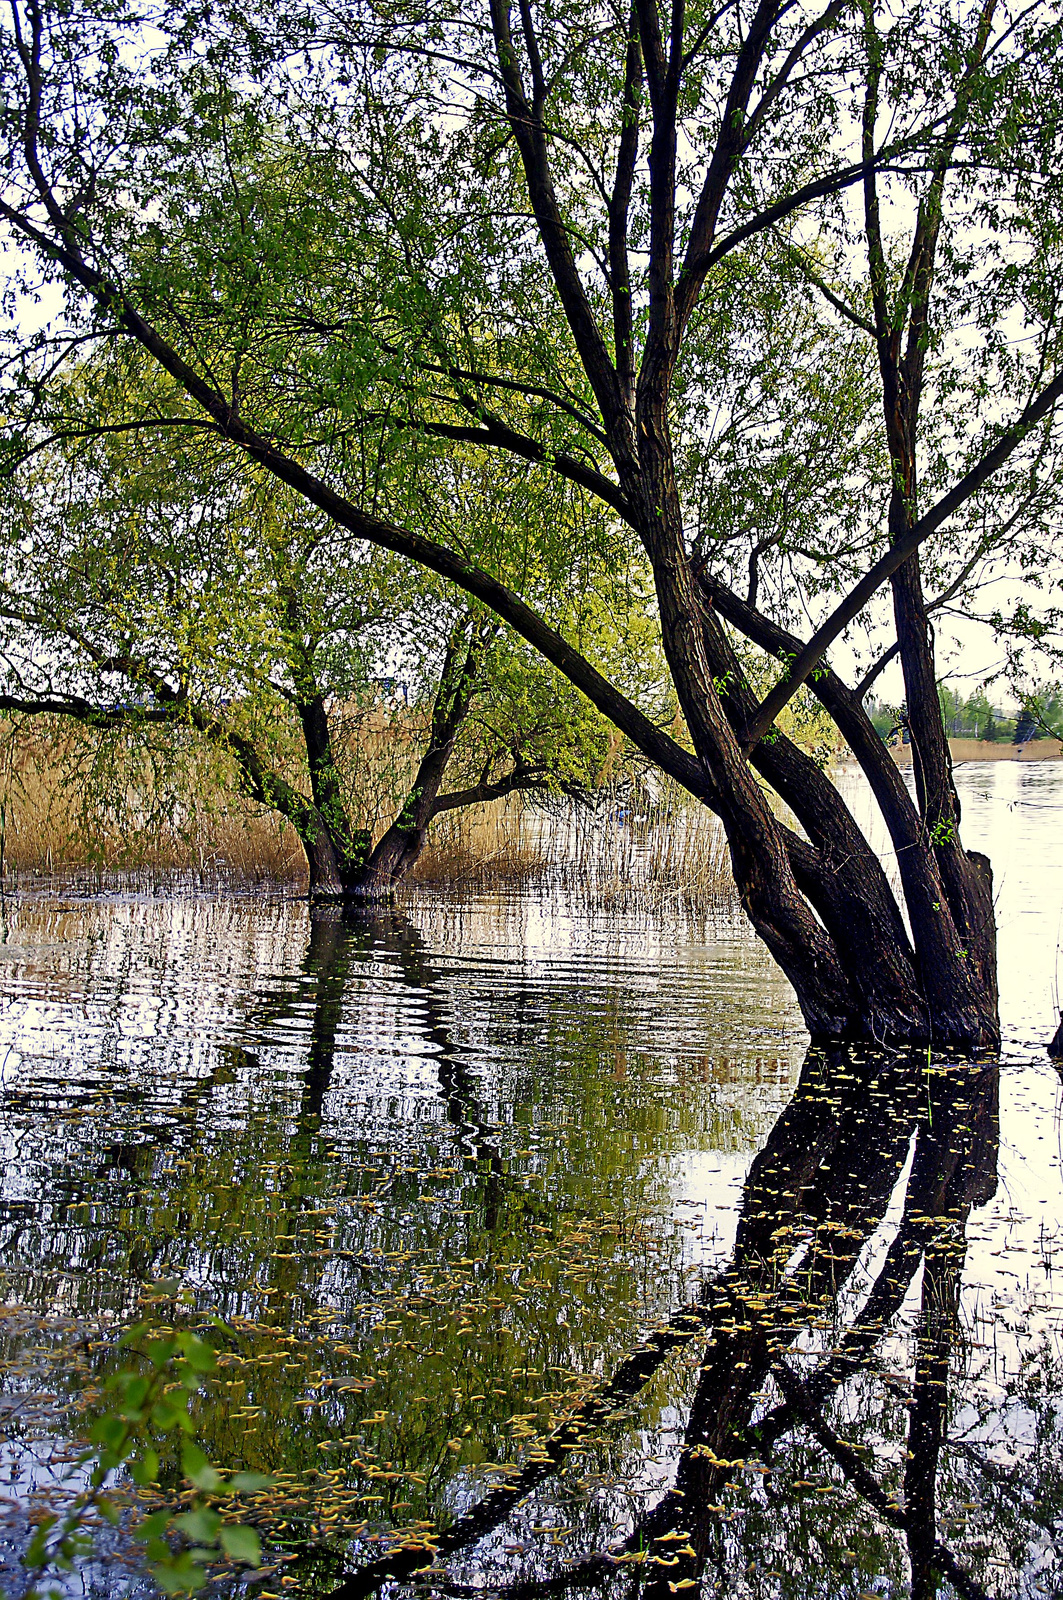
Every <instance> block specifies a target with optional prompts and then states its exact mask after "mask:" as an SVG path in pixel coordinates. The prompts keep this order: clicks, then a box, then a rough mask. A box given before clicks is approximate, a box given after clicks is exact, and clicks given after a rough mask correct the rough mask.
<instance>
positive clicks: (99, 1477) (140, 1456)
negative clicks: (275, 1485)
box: [22, 1319, 272, 1600]
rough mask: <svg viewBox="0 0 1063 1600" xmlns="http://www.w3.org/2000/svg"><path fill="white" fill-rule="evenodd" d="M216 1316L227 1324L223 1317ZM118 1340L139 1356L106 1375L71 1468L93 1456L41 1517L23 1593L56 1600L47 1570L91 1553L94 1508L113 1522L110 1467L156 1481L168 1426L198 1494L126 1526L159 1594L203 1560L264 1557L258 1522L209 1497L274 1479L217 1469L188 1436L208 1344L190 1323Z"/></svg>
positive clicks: (190, 1584) (196, 1583) (190, 1577)
mask: <svg viewBox="0 0 1063 1600" xmlns="http://www.w3.org/2000/svg"><path fill="white" fill-rule="evenodd" d="M212 1320H215V1321H217V1319H212ZM217 1325H218V1327H220V1328H222V1329H223V1330H224V1324H223V1323H221V1322H220V1321H219V1322H217ZM226 1331H227V1330H226ZM118 1342H119V1347H120V1348H121V1347H123V1346H124V1347H125V1348H127V1349H128V1350H130V1351H131V1353H132V1354H134V1355H135V1356H137V1357H138V1358H139V1361H138V1363H137V1365H136V1366H124V1367H122V1368H121V1369H120V1370H119V1371H117V1372H114V1373H111V1374H110V1375H109V1376H108V1378H107V1379H106V1381H105V1383H104V1394H105V1396H107V1397H108V1398H107V1402H106V1405H105V1409H104V1410H103V1412H102V1414H101V1415H100V1416H99V1417H98V1418H97V1420H96V1421H95V1423H94V1424H93V1426H92V1429H91V1432H90V1434H89V1438H90V1440H91V1446H92V1447H91V1449H89V1450H87V1451H86V1452H85V1453H84V1454H83V1455H82V1456H80V1457H79V1458H78V1461H77V1463H76V1465H75V1469H74V1470H75V1471H77V1469H78V1468H81V1467H85V1466H87V1465H88V1464H89V1463H90V1462H91V1463H93V1465H92V1470H91V1474H90V1476H89V1486H88V1488H87V1489H85V1490H83V1491H82V1492H81V1493H80V1494H79V1495H78V1496H77V1498H76V1499H75V1500H74V1502H73V1504H72V1505H71V1506H70V1508H69V1509H68V1510H67V1511H66V1512H65V1513H64V1514H62V1515H60V1514H58V1513H52V1514H49V1515H48V1516H46V1517H44V1518H43V1520H42V1521H41V1522H40V1524H39V1525H38V1527H37V1529H36V1531H35V1533H34V1535H33V1538H32V1540H31V1541H30V1543H29V1546H28V1547H27V1549H26V1552H25V1554H24V1556H23V1558H22V1563H23V1566H24V1567H25V1568H26V1569H27V1570H28V1571H29V1572H30V1573H31V1574H33V1577H34V1581H33V1584H32V1586H31V1588H30V1590H29V1593H28V1595H27V1597H26V1600H53V1597H55V1596H58V1595H59V1593H60V1590H59V1589H57V1588H55V1587H44V1585H46V1584H47V1583H48V1575H49V1573H57V1572H58V1573H61V1572H72V1571H73V1570H74V1568H75V1567H76V1565H77V1564H78V1562H79V1561H81V1560H84V1559H85V1558H86V1557H88V1556H90V1555H91V1553H92V1548H93V1533H92V1529H91V1526H90V1523H91V1520H92V1519H93V1517H94V1516H99V1517H102V1518H103V1519H104V1520H105V1521H107V1522H109V1523H111V1524H112V1525H114V1524H116V1523H117V1522H118V1519H119V1510H118V1507H117V1505H116V1504H115V1502H114V1500H113V1499H112V1498H111V1496H110V1494H109V1493H108V1490H109V1488H110V1487H111V1486H112V1485H113V1482H114V1479H115V1476H116V1474H117V1473H119V1472H120V1471H121V1470H123V1469H124V1470H125V1471H127V1472H128V1473H129V1476H130V1477H131V1478H132V1480H133V1482H134V1483H135V1484H137V1485H138V1487H140V1488H142V1489H150V1488H151V1487H152V1486H153V1485H155V1484H156V1483H157V1482H158V1477H159V1455H158V1451H157V1450H156V1448H155V1445H156V1442H157V1441H158V1440H159V1439H160V1438H162V1437H164V1436H165V1435H167V1434H177V1435H178V1436H179V1437H180V1449H181V1471H182V1473H183V1474H184V1477H185V1480H186V1482H187V1483H188V1484H190V1485H191V1486H192V1489H193V1490H194V1491H195V1494H194V1498H193V1502H192V1505H191V1507H190V1509H188V1510H185V1511H180V1512H177V1511H172V1510H169V1509H166V1508H163V1509H162V1510H159V1511H155V1512H152V1513H151V1514H150V1515H149V1516H147V1517H145V1518H144V1519H143V1520H142V1521H141V1522H139V1523H138V1524H137V1525H136V1526H135V1527H134V1528H133V1529H132V1532H133V1534H134V1536H135V1537H136V1538H137V1539H139V1540H140V1541H141V1542H142V1543H143V1544H144V1545H145V1546H146V1553H147V1557H148V1561H149V1563H150V1567H151V1573H152V1576H153V1577H154V1579H155V1582H156V1583H157V1584H158V1586H159V1588H160V1589H161V1590H162V1591H163V1593H164V1594H188V1593H191V1592H192V1591H194V1590H196V1589H199V1588H202V1586H203V1585H204V1584H205V1583H206V1581H207V1574H206V1571H205V1567H206V1564H207V1563H208V1562H210V1561H214V1560H219V1559H228V1560H230V1561H237V1562H241V1563H243V1564H244V1565H246V1566H252V1567H257V1566H258V1565H259V1563H260V1561H261V1549H260V1545H259V1537H258V1534H257V1532H256V1531H255V1529H254V1528H252V1527H249V1526H247V1525H246V1524H242V1523H231V1522H225V1521H224V1520H223V1518H222V1516H221V1514H220V1513H219V1512H218V1511H216V1510H215V1509H214V1508H213V1507H212V1506H211V1505H210V1503H209V1497H210V1496H212V1495H217V1494H219V1493H225V1494H227V1495H231V1494H233V1493H236V1494H249V1493H254V1492H256V1491H257V1490H260V1489H264V1488H268V1487H269V1484H270V1483H271V1482H272V1480H271V1479H269V1478H266V1477H263V1476H262V1474H260V1473H254V1472H234V1473H232V1474H230V1475H228V1476H226V1477H223V1475H222V1474H221V1473H220V1472H219V1471H218V1470H217V1468H216V1467H213V1466H212V1465H211V1463H210V1462H209V1461H208V1460H207V1457H206V1455H205V1454H204V1453H203V1450H202V1449H201V1448H200V1446H199V1445H198V1444H197V1443H196V1440H195V1437H194V1435H195V1422H194V1420H193V1418H192V1415H191V1412H190V1409H189V1407H190V1404H191V1400H192V1397H193V1395H195V1394H196V1393H197V1391H198V1390H199V1389H201V1388H202V1386H203V1383H204V1381H205V1380H206V1379H207V1378H209V1377H210V1376H211V1374H212V1373H213V1372H214V1371H215V1370H216V1368H217V1364H218V1362H217V1356H216V1355H215V1352H214V1350H213V1349H212V1347H211V1346H210V1345H209V1344H208V1343H207V1342H206V1341H205V1340H204V1339H201V1338H200V1337H199V1335H198V1334H196V1333H193V1332H191V1331H190V1330H186V1329H166V1330H165V1332H163V1333H160V1332H159V1331H158V1330H154V1329H152V1328H150V1327H149V1326H148V1325H147V1324H146V1323H139V1324H137V1326H135V1327H133V1328H130V1329H129V1330H128V1331H127V1332H126V1333H125V1334H123V1336H122V1338H121V1339H120V1340H119V1341H118ZM175 1535H177V1539H176V1540H175V1539H174V1536H175Z"/></svg>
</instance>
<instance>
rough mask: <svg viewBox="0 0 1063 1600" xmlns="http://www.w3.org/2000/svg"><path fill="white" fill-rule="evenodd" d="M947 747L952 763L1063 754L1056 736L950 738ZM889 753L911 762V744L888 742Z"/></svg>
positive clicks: (1052, 758)
mask: <svg viewBox="0 0 1063 1600" xmlns="http://www.w3.org/2000/svg"><path fill="white" fill-rule="evenodd" d="M949 751H950V753H951V755H952V763H953V766H960V765H962V764H963V763H965V762H967V761H1059V760H1060V759H1061V757H1063V742H1061V741H1060V740H1059V739H1032V740H1031V741H1030V743H1029V744H1023V745H1013V744H1005V743H1004V742H1003V740H1001V741H1000V742H999V743H997V742H995V741H994V742H992V743H991V742H990V741H989V740H986V739H950V740H949ZM889 752H890V755H891V756H892V757H893V759H894V761H896V763H897V765H898V766H899V767H908V766H911V764H912V747H911V745H910V744H891V745H890V746H889Z"/></svg>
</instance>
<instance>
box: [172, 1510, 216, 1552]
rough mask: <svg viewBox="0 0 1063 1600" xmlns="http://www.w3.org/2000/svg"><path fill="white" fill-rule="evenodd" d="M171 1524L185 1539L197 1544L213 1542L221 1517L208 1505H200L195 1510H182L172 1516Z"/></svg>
mask: <svg viewBox="0 0 1063 1600" xmlns="http://www.w3.org/2000/svg"><path fill="white" fill-rule="evenodd" d="M173 1525H174V1527H175V1528H176V1529H177V1530H178V1532H179V1533H183V1534H184V1536H185V1538H186V1539H191V1540H193V1541H194V1542H195V1543H197V1544H214V1543H215V1542H216V1540H217V1537H218V1529H219V1528H220V1527H221V1517H220V1516H219V1515H218V1513H217V1512H216V1511H211V1510H210V1508H209V1506H200V1507H199V1508H198V1510H196V1511H182V1512H181V1514H180V1515H179V1516H176V1517H174V1519H173Z"/></svg>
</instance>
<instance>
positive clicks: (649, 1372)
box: [0, 761, 1063, 1600]
mask: <svg viewBox="0 0 1063 1600" xmlns="http://www.w3.org/2000/svg"><path fill="white" fill-rule="evenodd" d="M957 777H958V782H959V786H960V791H961V796H962V799H963V805H964V837H965V841H966V843H967V844H968V846H969V847H973V848H982V849H986V850H987V851H988V852H989V853H990V855H991V856H992V857H993V860H994V866H995V869H996V881H997V899H998V916H999V924H1000V938H1001V989H1002V1016H1003V1025H1004V1036H1005V1047H1004V1050H1003V1052H1002V1055H1001V1058H1000V1060H999V1062H998V1061H992V1062H987V1061H983V1062H976V1063H971V1062H966V1061H955V1060H939V1059H936V1058H933V1057H930V1058H927V1057H926V1055H925V1054H924V1056H922V1057H921V1058H916V1059H905V1058H898V1057H886V1056H878V1057H876V1056H872V1055H869V1054H868V1053H866V1052H865V1053H856V1052H853V1053H844V1052H841V1051H837V1052H834V1053H827V1054H823V1053H819V1052H810V1051H809V1050H808V1049H807V1038H806V1036H805V1035H804V1033H803V1031H802V1027H801V1021H800V1016H799V1014H798V1011H797V1008H796V1005H795V1003H794V1000H793V997H792V994H791V992H790V990H789V988H788V986H787V984H786V982H785V980H784V979H783V978H782V976H781V974H780V973H779V972H778V971H777V969H776V968H775V967H774V966H773V964H772V963H771V961H770V959H769V958H768V956H767V955H766V953H765V952H764V951H763V950H762V949H761V947H760V946H759V945H758V943H757V942H756V940H755V939H754V938H753V937H752V935H751V934H750V932H749V931H748V929H747V928H746V926H745V925H744V924H743V923H742V921H741V920H740V919H738V918H736V917H735V916H734V915H732V914H731V913H730V912H728V911H727V910H726V909H723V910H721V911H719V912H718V913H716V914H713V915H710V916H700V917H694V916H691V915H689V914H688V913H686V912H683V911H679V910H674V911H672V910H669V909H668V907H667V906H658V907H653V908H649V907H647V908H646V909H645V910H643V911H638V910H632V909H631V906H630V904H629V903H628V902H626V901H625V902H624V904H623V907H622V909H619V910H618V909H616V908H615V907H614V908H610V906H609V905H608V904H606V903H603V902H601V901H599V902H597V903H588V902H587V901H585V900H581V899H580V898H579V897H578V896H575V895H573V894H571V893H567V894H564V893H561V892H560V891H559V890H551V889H550V888H549V887H547V888H544V889H543V890H542V891H541V892H540V891H538V890H537V891H536V892H534V893H531V892H525V893H505V894H501V893H499V894H486V893H481V894H470V895H467V896H461V895H458V894H454V895H448V896H442V895H438V894H430V893H423V894H420V895H413V894H411V895H409V896H408V897H406V899H405V901H404V903H403V905H402V906H401V909H398V910H395V911H393V912H386V913H379V914H364V913H363V914H347V915H342V914H341V913H340V912H339V911H337V910H335V909H321V910H313V911H311V910H310V909H309V908H308V907H307V906H306V904H305V903H301V902H299V901H297V900H293V899H290V898H286V897H285V896H283V895H281V894H280V893H277V894H268V893H265V892H255V893H243V894H236V893H233V894H215V895H206V894H204V895H196V894H192V893H188V894H177V895H165V896H164V895H151V894H146V893H145V894H129V895H106V896H100V897H89V896H81V895H79V894H76V893H73V892H70V891H66V892H60V893H52V892H49V893H44V892H41V893H38V894H34V895H26V896H24V897H22V898H21V899H19V900H18V901H17V902H16V901H12V900H11V899H10V898H8V900H7V901H6V904H5V906H4V907H3V908H2V929H0V931H2V934H3V939H2V942H0V1086H2V1095H3V1099H2V1124H0V1138H2V1141H3V1146H2V1148H3V1176H2V1186H0V1241H2V1244H0V1275H2V1280H0V1281H2V1290H3V1294H2V1300H3V1303H4V1306H3V1311H2V1318H3V1326H2V1328H0V1334H2V1337H3V1340H4V1380H3V1392H2V1394H0V1585H2V1586H3V1587H4V1589H5V1590H6V1592H7V1593H8V1594H9V1595H12V1596H17V1595H20V1594H22V1593H23V1592H24V1591H25V1587H26V1579H25V1577H24V1575H23V1574H22V1571H21V1568H20V1565H19V1559H18V1558H19V1553H20V1552H21V1551H22V1550H23V1548H24V1547H25V1544H26V1541H27V1539H28V1537H29V1533H30V1531H31V1525H32V1523H33V1521H34V1520H35V1519H37V1518H39V1517H40V1516H41V1515H42V1514H43V1513H44V1512H45V1511H47V1509H48V1508H49V1506H52V1505H56V1504H60V1505H61V1504H63V1503H64V1502H65V1501H66V1500H68V1499H69V1497H70V1495H71V1493H72V1492H73V1491H74V1489H76V1487H77V1486H78V1484H79V1483H80V1482H83V1481H84V1474H85V1470H86V1469H85V1468H84V1467H83V1466H79V1465H78V1464H77V1463H78V1455H79V1449H80V1441H81V1440H82V1439H83V1437H84V1433H85V1430H86V1428H87V1427H88V1426H89V1421H90V1418H91V1416H92V1414H93V1409H94V1406H95V1405H96V1404H97V1403H98V1396H99V1384H100V1380H101V1376H102V1375H103V1374H104V1373H105V1372H107V1371H109V1370H113V1368H114V1367H115V1365H116V1364H117V1363H118V1362H119V1361H120V1360H121V1359H122V1358H121V1356H120V1353H119V1352H118V1351H117V1349H116V1341H117V1338H118V1335H119V1333H120V1331H121V1330H122V1328H123V1327H125V1326H126V1325H128V1324H129V1323H131V1322H136V1321H151V1322H154V1321H158V1322H162V1323H165V1322H174V1321H176V1324H177V1325H178V1326H188V1327H192V1326H195V1327H198V1328H200V1329H201V1330H202V1331H203V1332H204V1334H205V1336H206V1337H209V1338H210V1340H211V1342H212V1343H213V1344H214V1346H215V1348H216V1349H217V1351H218V1355H219V1368H218V1371H217V1373H216V1374H215V1375H214V1377H212V1378H211V1380H210V1381H209V1383H208V1384H207V1386H206V1388H205V1390H204V1392H203V1394H202V1395H201V1396H200V1399H199V1401H198V1402H197V1404H198V1412H197V1427H198V1437H199V1438H200V1440H201V1442H202V1444H203V1447H204V1449H205V1450H206V1452H207V1454H208V1456H209V1458H210V1460H211V1461H212V1462H214V1463H215V1464H216V1465H217V1466H218V1467H220V1468H222V1469H224V1470H225V1471H226V1472H228V1471H231V1470H237V1469H239V1470H242V1471H249V1472H260V1473H263V1474H269V1475H270V1476H271V1478H272V1480H273V1481H272V1483H271V1485H270V1486H269V1487H264V1488H261V1489H259V1490H257V1491H255V1492H252V1493H249V1494H247V1495H245V1496H244V1497H243V1499H242V1500H241V1501H239V1503H237V1502H236V1501H233V1502H232V1503H231V1507H230V1505H229V1503H228V1502H223V1511H225V1512H226V1514H227V1515H229V1514H231V1515H232V1516H234V1517H237V1516H238V1517H241V1518H243V1519H244V1520H249V1521H251V1522H254V1523H255V1524H256V1525H257V1526H258V1527H259V1529H260V1530H261V1533H262V1536H263V1541H264V1548H265V1562H264V1565H263V1567H261V1568H260V1569H258V1570H257V1571H238V1570H236V1569H233V1568H227V1567H224V1566H221V1565H219V1566H218V1567H217V1568H212V1569H211V1571H210V1591H211V1592H214V1593H219V1594H221V1593H234V1592H238V1593H240V1594H248V1595H254V1596H261V1597H263V1600H270V1597H273V1596H283V1595H288V1594H292V1595H308V1596H325V1595H329V1594H340V1595H343V1596H344V1597H345V1600H353V1597H354V1596H356V1595H368V1594H373V1593H377V1592H380V1593H383V1594H385V1595H387V1596H389V1597H395V1600H399V1597H403V1600H405V1597H407V1596H410V1597H412V1596H413V1595H415V1594H421V1595H440V1596H442V1595H447V1596H449V1595H454V1596H466V1595H470V1596H478V1595H483V1596H485V1597H486V1596H495V1595H504V1596H507V1597H508V1596H512V1597H514V1600H516V1597H518V1596H532V1595H534V1596H536V1597H538V1596H542V1595H547V1594H551V1595H555V1594H556V1595H558V1596H564V1595H566V1594H571V1595H576V1594H580V1593H584V1594H585V1593H588V1592H590V1593H602V1594H608V1595H613V1594H615V1595H617V1596H618V1597H619V1596H627V1595H628V1594H631V1593H633V1592H638V1593H640V1594H645V1595H649V1596H653V1597H655V1600H656V1597H660V1600H671V1597H672V1596H673V1595H690V1596H698V1595H706V1596H708V1595H712V1596H716V1595H721V1596H724V1595H726V1596H728V1597H735V1600H739V1597H742V1600H745V1597H757V1600H760V1597H764V1600H769V1597H770V1600H776V1597H780V1600H781V1597H801V1600H810V1597H813V1596H815V1597H824V1600H827V1597H830V1600H835V1597H847V1600H859V1597H864V1600H866V1597H867V1596H876V1597H891V1600H892V1597H899V1596H913V1597H917V1600H921V1597H925V1596H930V1595H935V1594H940V1595H943V1596H947V1595H959V1596H962V1597H964V1600H968V1597H983V1596H993V1597H1004V1596H1040V1595H1058V1594H1059V1593H1060V1592H1061V1591H1063V1576H1061V1573H1060V1569H1059V1562H1058V1558H1057V1553H1056V1545H1057V1535H1058V1532H1059V1528H1060V1523H1061V1520H1063V1448H1061V1434H1063V1416H1061V1406H1063V1218H1061V1207H1060V1199H1061V1167H1060V1162H1061V1153H1063V1145H1061V1122H1060V1107H1061V1092H1060V1079H1059V1075H1058V1074H1057V1072H1056V1070H1055V1069H1054V1067H1053V1065H1052V1064H1051V1062H1050V1061H1049V1060H1048V1059H1047V1057H1046V1056H1045V1054H1044V1043H1045V1041H1046V1040H1047V1039H1048V1037H1049V1036H1050V1034H1051V1033H1052V1031H1053V1028H1054V1025H1055V1021H1056V1013H1055V1009H1054V1008H1055V1005H1056V1000H1057V998H1058V966H1057V963H1058V957H1059V941H1060V927H1061V915H1063V850H1061V848H1060V840H1061V822H1063V762H1050V761H1046V762H1039V763H1033V762H1029V763H1017V762H997V763H992V764H988V763H987V764H984V765H978V764H972V765H969V766H965V767H961V768H959V769H958V773H957ZM846 781H848V780H846ZM609 825H610V826H618V825H619V824H615V823H611V824H609ZM211 1316H213V1317H216V1318H217V1319H219V1322H220V1323H221V1324H223V1326H219V1325H218V1324H216V1323H211V1322H209V1321H208V1320H207V1319H208V1318H209V1317H211ZM161 1457H162V1460H161V1465H160V1483H161V1486H162V1487H161V1492H162V1493H164V1494H165V1493H166V1492H167V1491H173V1492H176V1491H177V1489H178V1488H179V1487H180V1470H179V1466H178V1458H177V1455H176V1453H175V1448H174V1447H172V1446H166V1447H164V1448H163V1449H162V1450H161ZM118 1501H119V1518H118V1523H117V1526H116V1527H115V1528H113V1529H112V1528H110V1527H109V1526H106V1525H104V1526H102V1527H101V1528H100V1529H99V1530H98V1532H97V1534H96V1538H95V1543H94V1551H93V1554H92V1555H91V1556H90V1557H88V1558H87V1559H86V1561H85V1562H84V1563H83V1564H82V1567H81V1569H80V1571H79V1572H78V1573H77V1574H75V1575H70V1576H66V1577H62V1578H60V1579H59V1580H57V1583H58V1587H59V1590H60V1592H62V1593H64V1594H71V1595H73V1594H78V1595H82V1594H90V1595H99V1596H103V1595H108V1596H110V1595H126V1594H129V1595H140V1594H148V1593H151V1592H152V1586H151V1583H150V1580H149V1579H147V1578H146V1577H145V1575H144V1570H143V1556H142V1552H141V1546H140V1545H138V1544H137V1542H136V1540H135V1539H134V1538H132V1537H131V1533H130V1529H131V1525H132V1524H133V1523H134V1522H135V1520H136V1518H137V1517H138V1516H139V1515H140V1513H141V1511H142V1510H143V1509H145V1508H147V1509H150V1507H151V1505H152V1504H153V1503H154V1491H150V1490H149V1491H137V1492H134V1490H133V1487H132V1486H131V1485H127V1486H126V1487H125V1489H124V1490H122V1491H121V1492H120V1493H119V1496H118Z"/></svg>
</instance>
